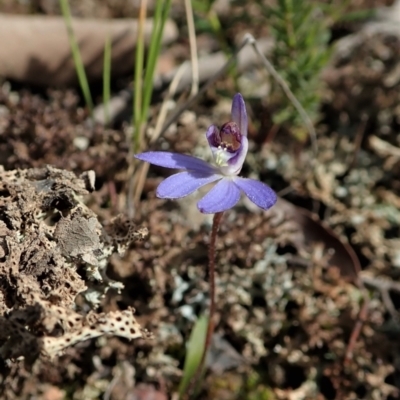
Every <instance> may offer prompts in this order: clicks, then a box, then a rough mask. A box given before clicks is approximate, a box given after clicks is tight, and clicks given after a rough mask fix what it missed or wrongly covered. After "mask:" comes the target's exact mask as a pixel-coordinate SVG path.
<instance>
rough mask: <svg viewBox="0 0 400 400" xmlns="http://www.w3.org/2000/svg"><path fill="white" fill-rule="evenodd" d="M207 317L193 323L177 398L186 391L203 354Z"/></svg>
mask: <svg viewBox="0 0 400 400" xmlns="http://www.w3.org/2000/svg"><path fill="white" fill-rule="evenodd" d="M207 323H208V318H207V317H206V316H201V317H200V318H199V319H198V320H197V321H196V323H195V325H194V327H193V330H192V333H191V334H190V338H189V341H188V343H187V348H186V357H185V365H184V367H183V376H182V380H181V383H180V384H179V389H178V392H179V398H182V397H183V395H184V394H185V393H186V391H187V389H188V386H189V383H190V381H191V379H192V378H193V376H194V374H195V373H196V371H197V367H198V365H199V363H200V361H201V357H202V355H203V347H204V343H205V338H206V334H207Z"/></svg>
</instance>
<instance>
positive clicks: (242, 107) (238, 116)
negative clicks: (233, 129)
mask: <svg viewBox="0 0 400 400" xmlns="http://www.w3.org/2000/svg"><path fill="white" fill-rule="evenodd" d="M231 118H232V121H233V122H235V123H236V125H237V126H238V127H239V129H240V133H241V134H242V135H243V136H247V127H248V125H249V123H248V122H247V112H246V104H245V102H244V100H243V97H242V95H241V94H240V93H236V94H235V96H234V97H233V100H232V111H231Z"/></svg>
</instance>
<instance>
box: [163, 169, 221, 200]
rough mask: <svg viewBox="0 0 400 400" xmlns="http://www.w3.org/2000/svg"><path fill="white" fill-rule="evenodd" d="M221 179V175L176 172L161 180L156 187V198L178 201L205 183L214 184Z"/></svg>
mask: <svg viewBox="0 0 400 400" xmlns="http://www.w3.org/2000/svg"><path fill="white" fill-rule="evenodd" d="M221 178H222V175H218V174H212V175H209V174H206V175H205V174H202V173H199V172H195V171H194V172H192V171H187V172H186V171H185V172H178V173H177V174H174V175H171V176H170V177H168V178H167V179H165V180H163V181H162V182H161V183H160V184H159V185H158V188H157V197H160V198H162V199H180V198H181V197H185V196H187V195H189V194H191V193H193V192H194V191H195V190H197V189H199V188H201V187H202V186H204V185H207V183H211V182H215V181H216V180H218V179H221Z"/></svg>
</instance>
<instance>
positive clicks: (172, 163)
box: [134, 151, 216, 174]
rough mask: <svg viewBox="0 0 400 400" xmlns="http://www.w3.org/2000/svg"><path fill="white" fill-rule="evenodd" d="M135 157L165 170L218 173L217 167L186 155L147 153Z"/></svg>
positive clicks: (158, 152)
mask: <svg viewBox="0 0 400 400" xmlns="http://www.w3.org/2000/svg"><path fill="white" fill-rule="evenodd" d="M134 157H135V158H137V159H139V160H142V161H147V162H149V163H150V164H154V165H158V166H160V167H165V168H173V169H186V170H189V171H198V172H202V173H205V174H207V173H208V174H213V173H215V172H216V169H215V167H213V166H212V165H210V164H208V163H207V162H205V161H203V160H201V159H200V158H197V157H193V156H188V155H186V154H178V153H171V152H169V151H147V152H145V153H140V154H135V155H134Z"/></svg>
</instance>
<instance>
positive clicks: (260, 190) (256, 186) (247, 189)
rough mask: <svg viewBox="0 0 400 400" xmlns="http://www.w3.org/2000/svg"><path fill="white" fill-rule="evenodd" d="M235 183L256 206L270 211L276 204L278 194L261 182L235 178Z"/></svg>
mask: <svg viewBox="0 0 400 400" xmlns="http://www.w3.org/2000/svg"><path fill="white" fill-rule="evenodd" d="M233 182H234V183H235V184H236V185H237V186H238V187H239V188H240V189H242V190H243V192H244V193H245V194H246V196H247V197H248V198H249V199H250V200H251V201H252V202H253V203H254V204H256V205H257V206H258V207H260V208H262V209H264V210H268V209H269V208H271V207H272V206H273V205H274V204H275V203H276V200H277V196H276V193H275V192H274V191H273V190H272V189H271V188H270V187H269V186H267V185H265V184H264V183H262V182H260V181H256V180H254V179H247V178H239V177H235V178H234V180H233Z"/></svg>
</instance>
